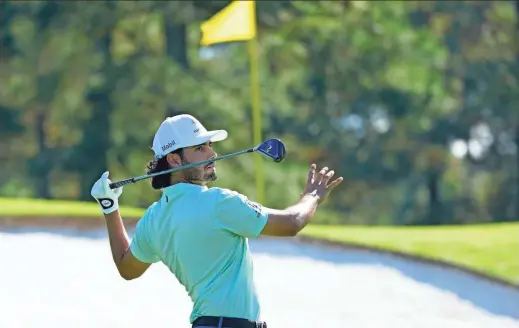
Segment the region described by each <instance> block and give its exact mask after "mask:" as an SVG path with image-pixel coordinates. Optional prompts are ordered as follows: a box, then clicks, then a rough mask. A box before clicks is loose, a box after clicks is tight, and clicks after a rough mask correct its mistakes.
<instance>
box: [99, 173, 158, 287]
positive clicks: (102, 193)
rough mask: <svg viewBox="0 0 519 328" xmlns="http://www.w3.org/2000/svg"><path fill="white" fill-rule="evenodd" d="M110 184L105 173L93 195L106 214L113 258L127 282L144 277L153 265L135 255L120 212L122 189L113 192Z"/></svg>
mask: <svg viewBox="0 0 519 328" xmlns="http://www.w3.org/2000/svg"><path fill="white" fill-rule="evenodd" d="M110 183H111V181H110V180H109V179H108V172H105V173H103V175H102V176H101V178H100V179H99V180H97V181H96V183H95V184H94V185H93V187H92V190H91V195H92V197H94V199H95V200H96V201H97V202H98V203H99V205H100V206H101V210H102V212H103V214H104V217H105V222H106V228H107V230H108V238H109V241H110V249H111V251H112V258H113V260H114V263H115V265H116V267H117V270H118V271H119V274H120V275H121V277H123V278H124V279H125V280H131V279H135V278H138V277H140V276H142V274H144V272H145V271H146V270H147V269H148V268H149V267H150V265H151V263H145V262H142V261H140V260H138V259H137V258H136V257H135V256H134V255H133V253H132V251H131V249H130V245H131V242H130V238H129V237H128V234H127V232H126V229H125V227H124V224H123V220H122V218H121V214H120V212H119V201H118V199H119V196H120V195H121V194H122V187H119V188H116V189H113V190H112V189H111V188H110Z"/></svg>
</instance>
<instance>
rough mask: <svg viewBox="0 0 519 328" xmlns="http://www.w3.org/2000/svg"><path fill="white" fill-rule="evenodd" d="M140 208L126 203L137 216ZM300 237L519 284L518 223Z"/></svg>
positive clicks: (3, 204)
mask: <svg viewBox="0 0 519 328" xmlns="http://www.w3.org/2000/svg"><path fill="white" fill-rule="evenodd" d="M143 212H144V210H143V209H139V208H125V207H124V206H123V207H122V213H123V216H126V217H139V216H140V215H141V214H142V213H143ZM59 215H61V216H72V217H78V219H80V218H82V217H99V216H100V211H99V208H98V205H97V204H95V203H94V202H90V203H84V202H67V201H45V200H35V199H16V198H0V216H4V217H5V216H9V217H16V216H35V217H37V216H59ZM301 235H302V236H306V237H312V238H320V239H326V240H330V241H335V242H342V243H353V244H359V245H364V246H369V247H377V248H381V249H387V250H392V251H398V252H403V253H406V254H411V255H418V256H424V257H427V258H432V259H437V260H442V261H446V262H449V263H452V264H456V265H461V266H464V267H468V268H471V269H473V270H476V271H479V272H482V273H485V274H488V275H491V276H493V277H496V278H500V279H503V280H506V281H508V282H512V283H514V284H516V285H517V284H519V260H517V254H518V251H519V223H504V224H487V225H474V226H442V227H406V228H401V227H358V226H355V227H351V226H319V225H313V224H309V225H308V226H307V227H306V228H305V229H304V230H303V231H302V232H301Z"/></svg>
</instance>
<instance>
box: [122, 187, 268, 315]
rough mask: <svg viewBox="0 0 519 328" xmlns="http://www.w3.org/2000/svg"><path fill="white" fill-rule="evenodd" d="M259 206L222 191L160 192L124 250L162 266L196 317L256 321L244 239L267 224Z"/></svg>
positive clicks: (250, 267)
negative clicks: (185, 295) (183, 291)
mask: <svg viewBox="0 0 519 328" xmlns="http://www.w3.org/2000/svg"><path fill="white" fill-rule="evenodd" d="M267 217H268V215H267V213H266V212H265V210H264V209H263V207H262V206H261V205H260V204H258V203H255V202H252V201H250V200H249V199H247V197H246V196H244V195H242V194H240V193H237V192H235V191H232V190H229V189H223V188H208V187H205V186H199V185H194V184H188V183H179V184H175V185H173V186H170V187H168V188H165V189H164V190H163V193H162V196H161V198H160V199H159V200H158V201H157V202H155V203H153V204H152V205H151V206H150V207H148V209H147V210H146V212H145V213H144V215H143V217H142V218H141V219H140V220H139V222H138V223H137V226H136V230H135V234H134V237H133V238H132V241H131V244H130V249H131V252H132V253H133V255H134V256H135V257H136V258H137V259H139V260H140V261H142V262H145V263H156V262H159V261H161V262H162V263H164V264H165V265H166V266H167V267H168V268H169V269H170V270H171V272H173V274H174V275H175V276H176V278H177V279H178V280H179V282H180V283H181V284H182V285H184V287H185V288H186V291H187V292H188V295H189V297H190V298H191V300H192V302H193V311H192V313H191V316H190V322H191V323H192V322H193V321H195V320H196V318H198V317H199V316H204V315H207V316H227V317H239V318H245V319H249V320H260V306H259V302H258V295H257V293H256V289H255V288H256V287H255V284H254V276H253V261H252V256H251V252H250V250H249V245H248V238H255V237H258V236H259V234H260V232H261V231H262V229H263V227H264V226H265V224H266V222H267Z"/></svg>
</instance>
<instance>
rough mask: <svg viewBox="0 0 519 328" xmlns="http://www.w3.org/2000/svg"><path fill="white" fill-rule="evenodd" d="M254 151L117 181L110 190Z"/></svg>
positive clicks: (250, 149)
mask: <svg viewBox="0 0 519 328" xmlns="http://www.w3.org/2000/svg"><path fill="white" fill-rule="evenodd" d="M253 151H254V148H249V149H246V150H242V151H238V152H235V153H232V154H227V155H223V156H219V157H216V158H213V159H208V160H205V161H200V162H195V163H191V164H187V165H183V166H179V167H174V168H171V169H168V170H164V171H161V172H156V173H152V174H146V175H142V176H139V177H133V178H129V179H126V180H121V181H116V182H112V183H110V185H109V187H110V189H115V188H118V187H121V186H124V185H126V184H129V183H135V182H137V181H140V180H144V179H149V178H152V177H154V176H157V175H162V174H167V173H171V172H177V171H181V170H185V169H189V168H192V167H195V166H199V165H204V164H208V163H212V162H216V161H219V160H222V159H226V158H231V157H234V156H238V155H241V154H245V153H251V152H253Z"/></svg>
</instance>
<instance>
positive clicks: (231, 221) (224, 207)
mask: <svg viewBox="0 0 519 328" xmlns="http://www.w3.org/2000/svg"><path fill="white" fill-rule="evenodd" d="M215 216H216V221H217V223H218V224H219V225H220V227H222V228H223V229H226V230H228V231H231V232H233V233H235V234H237V235H240V236H243V237H248V238H250V237H257V236H259V234H260V233H261V231H262V230H263V227H265V224H266V223H267V219H268V214H267V212H266V211H265V209H264V208H263V206H262V205H261V204H259V203H256V202H252V201H250V200H249V199H248V198H247V197H246V196H244V195H242V194H240V193H237V192H235V191H231V190H228V189H221V192H220V193H219V194H218V199H217V202H216V209H215Z"/></svg>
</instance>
